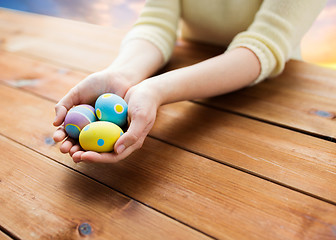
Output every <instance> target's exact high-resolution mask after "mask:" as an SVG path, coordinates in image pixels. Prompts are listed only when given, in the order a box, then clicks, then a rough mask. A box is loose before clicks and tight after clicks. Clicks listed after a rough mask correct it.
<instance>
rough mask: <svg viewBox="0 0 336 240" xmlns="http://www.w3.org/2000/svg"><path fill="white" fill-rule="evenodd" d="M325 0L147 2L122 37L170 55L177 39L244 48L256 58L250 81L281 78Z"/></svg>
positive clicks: (151, 0)
mask: <svg viewBox="0 0 336 240" xmlns="http://www.w3.org/2000/svg"><path fill="white" fill-rule="evenodd" d="M325 2H326V0H264V1H262V0H147V1H146V3H145V6H144V8H143V10H142V12H141V14H140V17H139V19H138V20H137V22H136V23H135V25H134V26H133V28H132V29H131V31H130V32H129V33H128V34H127V35H126V37H125V39H124V41H123V44H125V43H126V42H127V41H129V40H132V39H139V38H140V39H146V40H148V41H150V42H152V43H153V44H154V45H155V46H157V48H158V49H159V50H160V51H161V53H162V55H163V58H164V61H165V62H167V61H168V60H169V58H170V56H171V53H172V50H173V47H174V44H175V41H176V38H177V37H181V38H184V39H188V40H193V41H200V42H205V43H211V44H216V45H222V46H226V47H227V51H230V50H232V49H234V48H237V47H246V48H248V49H250V50H251V51H252V52H254V53H255V55H256V56H257V57H258V59H259V61H260V64H261V72H260V75H259V77H258V78H257V80H256V81H255V82H254V83H257V82H260V81H261V80H263V79H265V78H267V77H273V76H276V75H278V74H280V73H281V72H282V71H283V69H284V66H285V63H286V61H287V60H288V59H290V58H293V57H296V58H297V57H298V56H299V55H300V54H299V51H298V50H299V44H300V40H301V38H302V37H303V35H304V34H305V32H306V31H307V30H308V29H309V27H310V26H311V25H312V23H313V21H314V20H315V18H316V17H317V15H318V14H319V12H320V11H321V10H322V8H323V7H324V5H325Z"/></svg>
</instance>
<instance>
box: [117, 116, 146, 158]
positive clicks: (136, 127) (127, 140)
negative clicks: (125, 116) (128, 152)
mask: <svg viewBox="0 0 336 240" xmlns="http://www.w3.org/2000/svg"><path fill="white" fill-rule="evenodd" d="M146 135H147V132H146V124H145V121H141V120H140V119H135V120H133V121H131V124H130V126H129V128H128V130H127V132H125V133H124V134H123V135H122V136H121V137H120V138H119V139H118V141H117V142H116V144H115V146H114V151H115V152H116V153H117V154H121V153H122V152H123V151H124V150H125V149H127V148H129V147H131V146H133V150H136V149H139V148H141V146H142V144H143V141H144V139H145V137H146Z"/></svg>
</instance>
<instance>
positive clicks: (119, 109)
mask: <svg viewBox="0 0 336 240" xmlns="http://www.w3.org/2000/svg"><path fill="white" fill-rule="evenodd" d="M114 109H115V111H116V112H117V113H122V112H123V111H124V108H123V106H121V105H120V104H116V105H115V106H114Z"/></svg>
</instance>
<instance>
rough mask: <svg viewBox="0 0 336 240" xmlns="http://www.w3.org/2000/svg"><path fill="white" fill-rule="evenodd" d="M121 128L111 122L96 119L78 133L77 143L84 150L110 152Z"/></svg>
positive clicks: (120, 133) (120, 132)
mask: <svg viewBox="0 0 336 240" xmlns="http://www.w3.org/2000/svg"><path fill="white" fill-rule="evenodd" d="M123 133H124V132H123V131H122V129H121V128H120V127H119V126H118V125H116V124H114V123H111V122H106V121H97V122H93V123H90V124H88V125H86V126H85V127H84V128H83V130H82V131H81V133H80V135H79V144H80V145H81V147H82V148H83V149H84V150H86V151H95V152H112V151H113V147H114V144H115V142H116V141H117V140H118V138H119V137H120V136H121V135H123Z"/></svg>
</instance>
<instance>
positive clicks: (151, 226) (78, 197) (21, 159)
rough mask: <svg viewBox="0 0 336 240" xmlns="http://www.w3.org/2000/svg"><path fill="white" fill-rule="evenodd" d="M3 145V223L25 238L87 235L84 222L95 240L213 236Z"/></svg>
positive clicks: (0, 193) (8, 142)
mask: <svg viewBox="0 0 336 240" xmlns="http://www.w3.org/2000/svg"><path fill="white" fill-rule="evenodd" d="M0 149H1V152H2V157H1V158H0V162H1V169H0V176H1V180H0V184H1V188H0V202H1V208H0V223H1V225H2V226H3V227H4V228H5V229H7V230H8V231H10V232H13V233H15V235H16V236H18V237H19V238H20V239H82V237H83V234H80V232H79V227H80V226H81V224H83V223H89V224H90V226H91V228H92V233H91V234H89V237H91V238H95V239H162V237H163V236H164V238H165V239H210V238H208V237H206V236H205V235H203V234H201V233H199V232H197V231H195V230H193V229H191V228H189V227H187V226H185V225H183V224H181V223H179V222H176V221H174V220H172V219H170V218H168V217H167V216H164V215H162V214H160V213H158V212H156V211H154V210H152V209H150V208H148V207H146V206H144V205H142V204H140V203H138V202H136V201H134V200H132V199H129V198H127V197H125V196H123V195H121V194H119V193H116V192H115V191H113V190H111V189H110V188H108V187H106V186H104V185H102V184H99V183H97V182H95V181H93V180H91V179H89V178H87V177H85V176H83V175H81V174H79V173H77V172H75V171H72V170H70V169H68V168H66V167H64V166H62V165H60V164H57V163H56V162H54V161H51V160H50V159H48V158H46V157H44V156H42V155H40V154H38V153H36V152H33V151H32V150H29V149H28V148H26V147H23V146H21V145H19V144H17V143H15V142H13V141H11V140H9V139H6V138H5V137H3V136H0ZM4 150H5V151H4ZM84 236H85V235H84ZM0 237H1V236H0Z"/></svg>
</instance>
